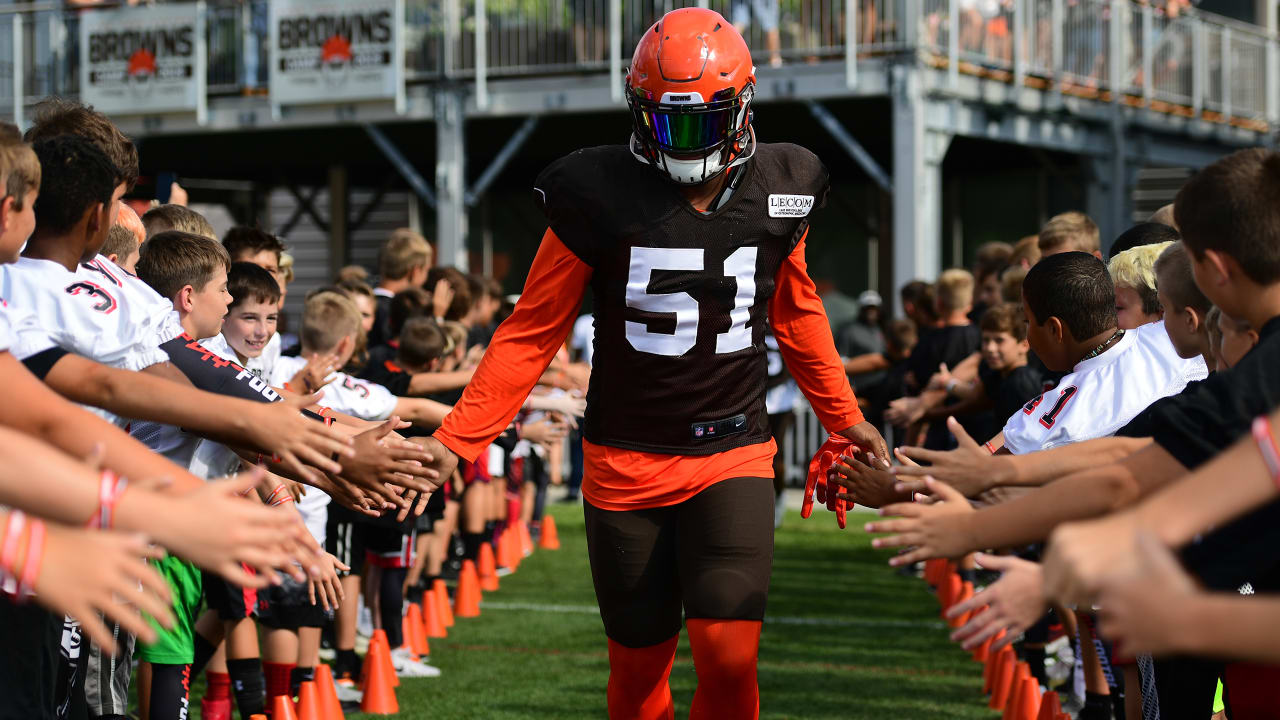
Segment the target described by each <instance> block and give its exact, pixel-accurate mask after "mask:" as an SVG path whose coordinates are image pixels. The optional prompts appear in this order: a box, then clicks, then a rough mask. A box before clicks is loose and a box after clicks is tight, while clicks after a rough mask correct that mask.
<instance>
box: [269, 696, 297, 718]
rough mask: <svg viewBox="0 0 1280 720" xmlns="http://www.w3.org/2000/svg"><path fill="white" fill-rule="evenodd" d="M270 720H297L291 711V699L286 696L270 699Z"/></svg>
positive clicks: (295, 714)
mask: <svg viewBox="0 0 1280 720" xmlns="http://www.w3.org/2000/svg"><path fill="white" fill-rule="evenodd" d="M271 720H298V714H297V713H296V712H294V710H293V698H291V697H289V696H288V695H277V696H275V697H273V698H271Z"/></svg>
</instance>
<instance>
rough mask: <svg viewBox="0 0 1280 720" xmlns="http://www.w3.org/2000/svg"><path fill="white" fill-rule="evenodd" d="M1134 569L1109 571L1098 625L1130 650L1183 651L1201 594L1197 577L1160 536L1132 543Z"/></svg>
mask: <svg viewBox="0 0 1280 720" xmlns="http://www.w3.org/2000/svg"><path fill="white" fill-rule="evenodd" d="M1130 548H1131V550H1130V551H1131V552H1132V553H1133V555H1135V558H1134V559H1135V562H1134V563H1133V565H1132V569H1131V570H1128V571H1123V572H1117V573H1113V574H1110V575H1108V576H1107V577H1106V578H1105V579H1104V580H1103V581H1102V584H1101V590H1100V592H1099V594H1098V607H1099V608H1100V609H1099V610H1098V629H1099V630H1100V631H1101V632H1102V633H1103V634H1104V635H1106V637H1108V638H1111V639H1112V640H1113V641H1114V642H1115V643H1116V647H1119V648H1122V649H1123V651H1124V652H1126V653H1130V654H1132V653H1150V654H1152V655H1163V654H1168V653H1175V652H1184V651H1186V650H1190V649H1191V648H1186V647H1180V646H1179V644H1178V642H1179V640H1181V639H1183V638H1179V637H1178V636H1179V635H1180V633H1178V632H1176V631H1175V632H1170V628H1186V627H1189V626H1190V624H1193V623H1192V621H1190V620H1188V619H1187V617H1186V615H1187V614H1189V613H1187V610H1189V609H1190V607H1191V605H1192V600H1193V599H1194V598H1195V596H1196V595H1197V593H1198V589H1197V587H1196V584H1195V581H1193V580H1192V579H1191V576H1189V575H1187V572H1186V570H1183V569H1182V566H1181V565H1179V564H1178V561H1177V559H1175V558H1174V556H1173V552H1172V551H1171V550H1169V548H1167V547H1165V546H1164V545H1162V544H1161V543H1160V541H1159V540H1157V539H1156V538H1155V536H1153V535H1151V534H1149V533H1146V532H1139V533H1137V535H1136V536H1135V537H1134V540H1133V543H1132V545H1131V546H1130Z"/></svg>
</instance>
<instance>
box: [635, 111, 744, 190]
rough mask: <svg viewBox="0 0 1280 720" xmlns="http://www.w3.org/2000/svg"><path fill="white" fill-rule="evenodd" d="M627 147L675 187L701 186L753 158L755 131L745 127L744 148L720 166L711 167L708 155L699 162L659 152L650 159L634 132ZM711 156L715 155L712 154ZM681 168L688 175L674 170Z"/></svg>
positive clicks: (718, 164)
mask: <svg viewBox="0 0 1280 720" xmlns="http://www.w3.org/2000/svg"><path fill="white" fill-rule="evenodd" d="M627 146H628V148H629V149H630V150H631V155H632V156H633V157H635V159H636V160H638V161H639V162H642V163H644V164H645V165H650V166H652V167H654V168H656V169H658V170H660V171H661V172H662V173H663V174H664V175H666V176H667V177H668V178H669V179H670V180H671V181H672V182H674V183H676V184H677V185H701V184H702V183H704V182H707V181H708V180H710V179H712V178H714V177H715V176H717V175H719V174H720V173H722V172H725V171H727V170H730V169H732V168H735V167H738V166H739V165H742V164H744V163H746V162H747V161H748V160H750V159H751V158H752V157H753V156H755V154H756V130H755V128H754V127H752V126H751V125H747V144H746V147H745V148H743V150H742V152H740V153H738V155H737V156H736V157H735V158H734V159H733V160H731V161H729V163H728V164H722V163H720V162H719V161H717V162H716V163H715V164H714V165H712V164H711V163H710V162H709V160H710V157H711V156H710V155H708V156H707V157H704V158H701V159H699V160H678V159H676V158H673V157H671V156H670V155H667V154H666V153H662V152H659V153H656V155H657V157H656V158H654V159H650V158H649V157H647V156H645V154H644V146H643V145H642V144H641V142H640V139H639V138H637V137H636V135H635V133H634V132H633V133H631V137H630V140H629V141H628V144H627ZM721 152H723V151H721ZM712 154H715V153H712ZM681 166H684V167H683V168H681V169H682V170H683V169H686V168H687V169H688V171H689V172H688V174H685V173H684V172H677V171H676V168H680V167H681ZM698 168H700V172H697V173H696V174H695V169H698Z"/></svg>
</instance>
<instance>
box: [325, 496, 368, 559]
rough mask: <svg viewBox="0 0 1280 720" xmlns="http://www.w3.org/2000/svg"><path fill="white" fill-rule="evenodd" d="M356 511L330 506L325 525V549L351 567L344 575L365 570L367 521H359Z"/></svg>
mask: <svg viewBox="0 0 1280 720" xmlns="http://www.w3.org/2000/svg"><path fill="white" fill-rule="evenodd" d="M355 515H356V513H354V512H351V511H350V510H347V509H346V508H341V507H335V506H333V505H330V506H329V519H328V520H326V521H325V526H324V549H325V551H326V552H328V553H330V554H331V555H333V556H334V557H336V558H338V561H339V562H341V563H342V564H343V565H346V566H347V567H349V568H351V569H350V570H349V571H347V572H346V573H344V575H359V574H360V573H361V571H363V570H364V551H365V534H366V530H367V529H368V528H369V525H368V524H367V523H362V522H357V521H356V520H355V519H354V516H355Z"/></svg>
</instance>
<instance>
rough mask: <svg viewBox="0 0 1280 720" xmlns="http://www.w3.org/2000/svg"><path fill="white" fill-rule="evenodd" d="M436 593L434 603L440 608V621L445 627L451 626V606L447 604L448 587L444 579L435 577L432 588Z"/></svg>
mask: <svg viewBox="0 0 1280 720" xmlns="http://www.w3.org/2000/svg"><path fill="white" fill-rule="evenodd" d="M432 589H434V590H435V593H436V604H437V606H438V607H439V608H440V622H442V623H444V626H445V628H451V627H453V608H452V607H451V606H450V605H449V588H448V586H447V585H445V584H444V580H440V579H439V578H437V579H436V582H435V585H434V586H433V588H432Z"/></svg>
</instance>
